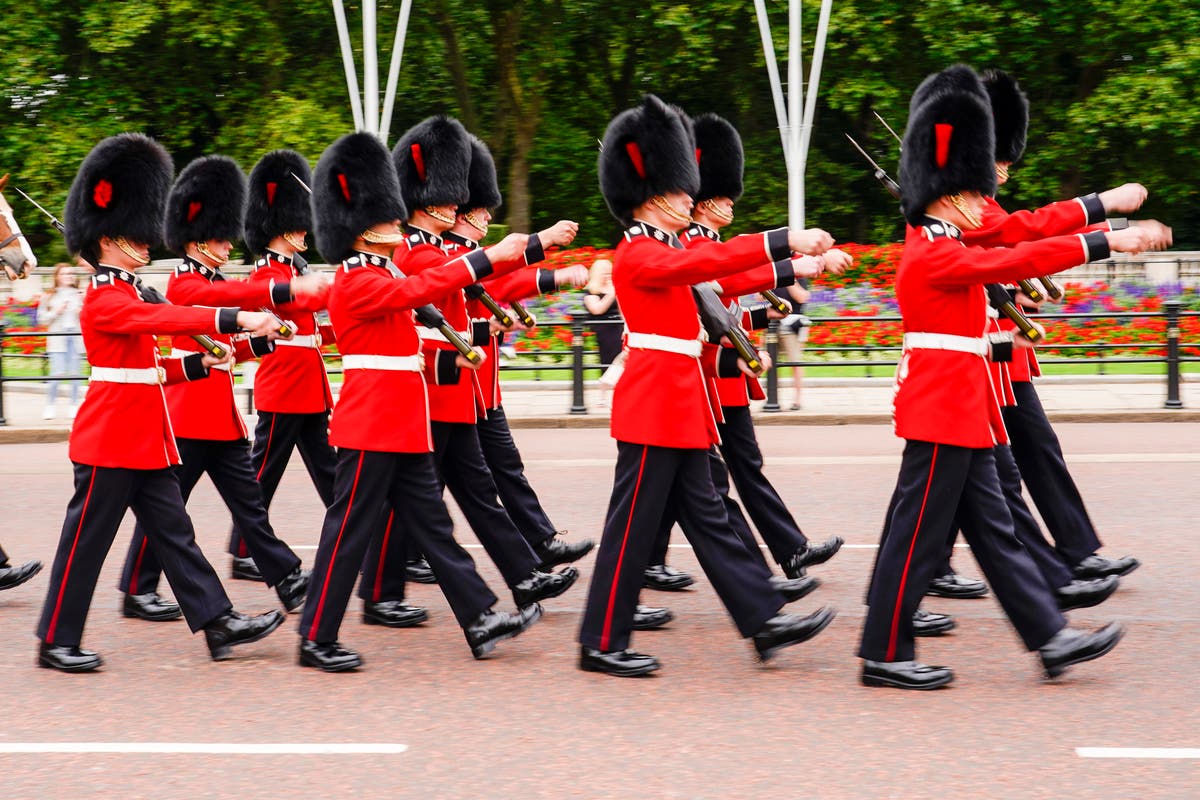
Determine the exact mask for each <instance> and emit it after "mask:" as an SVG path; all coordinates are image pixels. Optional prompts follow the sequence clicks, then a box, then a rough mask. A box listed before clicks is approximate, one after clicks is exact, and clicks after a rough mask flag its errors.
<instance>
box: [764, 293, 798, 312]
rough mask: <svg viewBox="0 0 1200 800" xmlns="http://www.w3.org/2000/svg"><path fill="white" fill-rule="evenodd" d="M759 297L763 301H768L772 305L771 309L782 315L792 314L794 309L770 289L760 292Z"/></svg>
mask: <svg viewBox="0 0 1200 800" xmlns="http://www.w3.org/2000/svg"><path fill="white" fill-rule="evenodd" d="M758 295H759V297H761V298H762V299H763V300H766V301H767V302H768V303H769V304H770V305H771V308H774V309H775V310H776V311H778V312H779V313H780V314H790V313H792V307H791V306H790V305H788V304H787V303H785V302H783V300H781V299H780V298H779V295H777V294H775V293H774V292H772V291H771V290H770V289H764V290H763V291H761V292H759V293H758Z"/></svg>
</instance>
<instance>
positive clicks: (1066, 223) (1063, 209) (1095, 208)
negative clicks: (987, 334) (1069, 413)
mask: <svg viewBox="0 0 1200 800" xmlns="http://www.w3.org/2000/svg"><path fill="white" fill-rule="evenodd" d="M985 201H986V205H985V207H984V209H983V226H982V227H980V228H979V229H977V230H973V231H963V241H964V242H966V243H967V244H968V245H978V246H981V247H1012V246H1013V245H1014V244H1018V243H1020V242H1028V241H1036V240H1038V239H1045V238H1046V237H1048V236H1062V235H1064V234H1068V233H1081V232H1086V231H1091V230H1108V229H1109V226H1108V224H1107V223H1105V222H1104V213H1105V212H1104V205H1103V204H1102V203H1101V202H1100V198H1099V197H1097V196H1096V195H1095V194H1090V195H1087V196H1085V197H1076V198H1075V199H1073V200H1063V201H1061V202H1057V203H1051V204H1050V205H1048V206H1043V207H1042V208H1039V209H1037V210H1035V211H1016V212H1014V213H1012V214H1010V213H1008V212H1007V211H1005V210H1004V209H1003V208H1002V207H1001V205H1000V204H999V203H997V202H996V200H995V198H992V197H987V198H985ZM1000 327H1001V329H1002V330H1008V331H1011V330H1016V327H1017V326H1016V325H1015V324H1014V323H1013V322H1011V321H1009V319H1008V318H1007V317H1005V318H1003V319H1001V320H1000ZM1009 373H1010V375H1011V378H1012V380H1013V381H1015V382H1017V383H1028V382H1029V381H1031V380H1033V378H1034V377H1036V376H1038V375H1041V374H1042V372H1041V369H1040V368H1039V367H1038V363H1037V354H1036V353H1035V351H1034V350H1033V348H1020V349H1018V350H1015V351H1014V352H1013V360H1012V364H1011V365H1010V366H1009Z"/></svg>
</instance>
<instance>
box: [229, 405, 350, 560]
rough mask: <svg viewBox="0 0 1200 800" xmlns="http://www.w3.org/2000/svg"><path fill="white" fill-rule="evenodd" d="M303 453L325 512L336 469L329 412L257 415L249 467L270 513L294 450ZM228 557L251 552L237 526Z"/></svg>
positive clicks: (232, 536) (265, 412)
mask: <svg viewBox="0 0 1200 800" xmlns="http://www.w3.org/2000/svg"><path fill="white" fill-rule="evenodd" d="M293 449H296V450H299V451H300V458H302V459H303V460H304V466H305V468H306V469H307V470H308V477H310V478H312V482H313V487H314V488H316V490H317V495H318V496H320V498H321V502H322V503H323V504H324V505H325V507H326V508H329V504H330V503H332V502H333V470H334V468H335V467H336V466H337V455H336V454H335V453H334V452H333V447H332V446H331V445H330V444H329V412H328V411H320V412H317V413H315V414H276V413H274V412H271V411H261V410H260V411H259V412H258V424H257V425H256V426H255V428H254V447H253V448H252V449H251V451H250V463H251V464H252V465H253V467H254V474H255V478H256V479H257V480H258V484H259V486H261V487H262V498H263V505H264V506H266V507H267V508H268V509H269V508H270V507H271V500H272V499H274V497H275V491H276V490H277V489H278V488H279V481H280V480H282V479H283V472H284V470H285V469H287V465H288V461H290V460H291V457H292V450H293ZM229 553H230V555H234V556H237V557H238V558H246V557H247V556H249V555H250V550H249V548H248V547H247V546H246V543H245V542H244V541H243V540H242V532H241V530H239V529H238V526H237V524H236V523H235V524H234V526H233V531H232V532H231V533H230V534H229Z"/></svg>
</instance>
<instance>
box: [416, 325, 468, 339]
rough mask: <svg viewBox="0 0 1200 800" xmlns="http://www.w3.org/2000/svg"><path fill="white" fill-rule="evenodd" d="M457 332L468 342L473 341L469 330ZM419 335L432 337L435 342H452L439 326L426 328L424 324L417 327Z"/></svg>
mask: <svg viewBox="0 0 1200 800" xmlns="http://www.w3.org/2000/svg"><path fill="white" fill-rule="evenodd" d="M456 333H458V335H459V336H461V337H462V338H463V339H465V340H467V341H468V342H469V341H471V334H470V333H468V332H467V331H456ZM417 336H418V338H421V339H432V340H433V341H435V342H445V343H446V344H449V343H450V340H449V339H447V338H446V335H445V334H444V333H442V332H441V331H439V330H438V329H437V328H426V327H425V326H423V325H422V326H418V327H417Z"/></svg>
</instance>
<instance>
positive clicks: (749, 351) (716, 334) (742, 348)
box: [692, 286, 763, 375]
mask: <svg viewBox="0 0 1200 800" xmlns="http://www.w3.org/2000/svg"><path fill="white" fill-rule="evenodd" d="M692 293H693V294H694V295H695V296H696V306H697V308H698V309H699V311H700V324H701V325H703V326H704V330H705V331H706V332H707V333H708V340H709V341H710V342H713V343H716V342H720V341H721V338H722V337H725V338H727V339H729V341H730V343H731V344H733V349H734V350H737V354H738V357H739V358H741V359H742V361H744V362H746V366H747V367H749V368H750V371H751V372H753V373H754V374H755V375H761V374H762V373H763V363H762V361H760V360H759V358H758V352H757V351H755V349H754V345H753V344H751V343H750V337H749V336H747V335H746V332H745V331H744V330H742V327H741V325H740V324H739V320H737V319H736V318H735V317H734V316H733V314H732V312H730V310H729V309H728V308H726V307H725V304H724V303H722V302H721V299H720V298H719V297H717V293H716V292H714V291H713V290H712V289H710V288H709V287H707V286H693V287H692Z"/></svg>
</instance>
